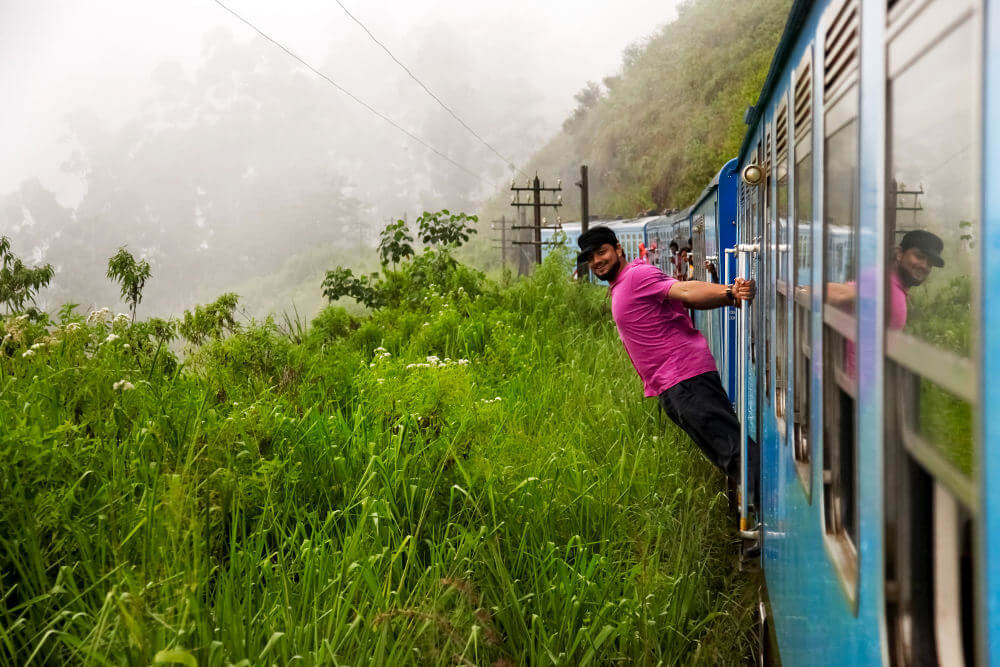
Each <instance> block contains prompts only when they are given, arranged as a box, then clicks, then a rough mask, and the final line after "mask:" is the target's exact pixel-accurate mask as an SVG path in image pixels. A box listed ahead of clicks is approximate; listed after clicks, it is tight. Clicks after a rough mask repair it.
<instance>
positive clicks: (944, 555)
mask: <svg viewBox="0 0 1000 667" xmlns="http://www.w3.org/2000/svg"><path fill="white" fill-rule="evenodd" d="M984 11H985V9H984V3H983V2H982V1H981V0H948V1H945V0H898V2H896V3H895V4H894V5H893V6H892V7H891V8H890V12H889V15H888V27H887V30H886V40H885V43H886V63H887V67H886V73H885V83H886V110H885V119H886V130H887V131H886V144H887V149H886V183H887V184H894V178H895V176H896V174H897V173H898V172H897V169H898V168H899V165H900V164H907V163H906V161H905V160H902V161H900V159H899V156H898V154H897V152H896V150H895V143H896V141H898V135H897V132H898V129H897V128H898V127H899V125H897V118H898V117H897V112H896V108H897V106H896V105H897V103H898V100H897V95H900V94H905V91H906V90H907V88H906V85H905V84H901V83H900V79H901V77H903V76H904V75H906V74H907V73H908V72H909V71H910V68H911V67H913V66H917V65H919V66H927V64H928V63H929V62H930V63H933V62H935V61H934V60H933V58H935V57H938V56H939V55H940V54H941V53H942V52H940V51H938V50H937V47H938V46H940V45H941V44H942V43H943V42H944V41H945V40H948V39H957V33H958V31H959V30H966V29H967V30H968V36H966V37H967V38H968V39H970V40H972V42H971V43H969V42H966V41H965V39H964V38H963V39H962V40H957V41H956V42H955V43H960V44H963V45H967V48H968V54H969V55H971V67H970V69H969V70H968V71H969V72H970V79H971V81H972V82H973V83H974V85H973V86H972V87H971V88H969V89H968V91H969V92H970V93H971V96H970V97H969V98H968V99H967V102H968V112H969V115H968V117H967V118H968V122H969V127H970V128H971V130H972V133H973V136H972V138H971V142H970V144H969V146H970V151H969V157H968V160H969V162H968V163H967V165H968V168H969V172H970V173H971V174H975V175H982V165H983V156H982V139H983V136H982V133H983V127H982V101H983V90H982V72H983V67H984V63H983V58H984V55H983V49H982V39H983V35H982V26H983V22H984ZM943 53H947V51H944V52H943ZM944 62H947V61H944ZM952 65H954V63H952ZM963 65H964V63H962V64H959V65H958V66H960V67H961V66H963ZM919 80H921V81H922V80H923V79H919ZM910 85H911V86H912V81H911V82H910ZM899 86H902V91H903V92H902V93H900V92H899V90H898V87H899ZM911 90H912V88H911ZM903 99H904V101H905V98H903ZM953 106H954V107H955V108H959V107H958V104H957V100H956V101H955V104H953ZM900 122H905V121H900ZM903 127H906V125H903ZM910 129H912V128H910ZM940 131H941V132H942V133H944V132H947V131H948V130H947V128H940ZM903 136H904V138H905V137H906V136H908V135H907V134H906V133H905V132H904V134H903ZM942 136H950V135H947V134H942ZM971 183H972V184H973V186H972V189H971V192H970V193H969V194H970V195H971V199H970V200H969V202H968V206H969V208H970V210H972V211H975V212H976V213H975V215H976V217H975V218H973V221H970V224H971V225H972V226H971V228H970V229H969V230H968V231H966V232H965V233H968V234H971V235H972V237H973V238H974V237H975V236H976V235H977V234H979V233H981V231H982V229H983V226H984V220H983V219H982V202H983V196H984V193H983V188H984V183H983V181H982V180H981V179H980V178H972V179H971ZM920 189H921V190H922V189H923V188H920ZM897 196H898V195H897V192H896V190H895V187H887V189H886V195H885V206H886V213H887V215H886V220H885V230H884V232H885V233H884V236H885V238H886V239H887V241H890V242H889V243H887V247H886V248H885V250H886V251H888V250H889V249H890V248H891V247H892V246H893V245H894V239H895V235H896V232H897V224H896V223H897V220H896V215H895V211H896V209H897V208H898V207H899V204H898V202H897V201H896V200H897ZM914 219H916V214H915V215H914ZM945 240H947V237H946V239H945ZM949 261H950V260H949ZM970 261H971V266H967V267H964V268H965V269H967V270H971V275H972V279H971V280H970V306H971V313H970V321H969V326H970V332H969V346H968V356H961V355H960V354H959V353H957V352H952V351H950V350H947V349H945V348H943V347H940V346H938V345H934V344H932V343H930V342H926V341H924V340H921V339H920V338H918V337H917V336H916V335H914V334H910V333H906V332H904V331H902V330H890V329H889V325H888V322H889V321H890V320H889V317H890V312H891V311H890V303H891V301H890V299H891V292H890V289H891V287H890V285H889V281H888V280H886V281H885V282H886V285H885V286H884V289H885V292H884V299H885V302H886V317H885V322H886V325H885V327H884V331H883V335H884V342H885V345H884V359H883V367H884V370H885V377H886V383H885V399H884V401H885V402H884V420H885V424H884V432H885V445H884V447H885V456H884V458H885V466H884V484H885V488H886V489H887V490H888V489H891V490H892V491H893V492H890V493H887V494H886V497H885V501H884V510H883V511H884V514H883V522H884V531H885V554H886V555H885V562H884V572H885V579H884V587H885V610H884V611H885V618H886V628H887V632H888V638H887V639H888V645H889V657H890V659H891V660H892V661H893V662H894V663H895V662H905V661H907V660H908V659H910V658H912V657H913V656H919V655H932V656H934V658H935V659H936V660H937V661H939V662H940V664H963V663H964V664H975V663H976V661H977V659H979V660H981V659H982V656H981V655H978V654H979V652H980V650H981V649H982V646H983V645H982V643H981V641H979V642H977V639H979V640H981V639H982V638H981V637H980V636H979V634H980V633H981V632H983V630H984V628H983V627H982V623H981V621H980V619H979V618H977V614H979V613H982V612H981V610H980V609H979V607H978V603H979V601H978V600H977V599H976V596H977V594H976V593H975V591H976V590H978V586H977V577H978V576H979V569H980V568H981V567H982V563H981V562H980V560H979V558H980V554H979V553H978V552H977V550H976V548H975V547H974V546H973V545H974V544H975V542H976V540H977V538H978V535H977V532H978V531H977V527H978V523H979V522H978V516H977V515H978V514H979V512H981V509H982V508H981V507H980V502H981V499H980V497H979V484H980V483H981V480H980V473H979V468H978V466H979V465H981V463H980V462H981V461H982V452H983V449H984V447H985V442H984V441H983V439H982V433H981V430H980V428H979V426H978V423H979V415H980V414H981V412H982V409H983V406H982V401H981V396H979V390H980V382H981V380H982V377H981V373H982V369H981V364H980V363H979V361H980V360H981V359H982V340H983V339H984V337H985V333H984V331H983V326H982V307H981V304H982V296H981V295H982V269H983V266H982V256H981V255H980V254H979V253H971V255H970ZM923 382H927V383H929V384H930V385H932V386H936V387H937V388H938V389H941V390H943V391H945V392H946V393H950V394H951V395H952V396H954V397H957V398H959V399H961V400H963V401H965V402H966V403H967V404H968V408H969V415H970V419H971V420H972V424H970V426H972V429H971V433H972V436H971V448H972V451H971V453H970V454H971V456H972V462H971V469H970V471H969V472H962V471H961V470H959V468H958V467H957V465H956V464H955V463H954V462H953V461H949V460H948V459H947V458H946V457H945V455H944V454H943V453H941V451H940V450H939V449H938V447H936V446H935V444H933V443H932V442H929V441H927V440H925V438H924V437H923V435H922V434H921V433H919V432H917V430H916V429H915V428H914V427H913V424H914V422H915V417H916V414H915V413H917V412H919V411H920V408H919V407H918V406H917V403H918V400H919V399H918V398H917V396H916V394H917V393H919V392H920V391H921V384H922V383H923ZM911 392H912V393H911ZM908 394H909V395H908ZM914 480H916V493H914V492H913V491H912V489H911V487H908V486H907V484H913V483H914ZM908 491H909V493H907V492H908ZM925 497H929V499H925ZM928 528H929V530H928ZM966 558H967V559H968V560H969V562H968V563H966V562H963V561H964V559H966ZM927 580H929V581H930V582H931V583H930V584H929V585H920V584H919V583H915V582H921V581H927Z"/></svg>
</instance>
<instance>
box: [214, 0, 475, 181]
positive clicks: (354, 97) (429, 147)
mask: <svg viewBox="0 0 1000 667" xmlns="http://www.w3.org/2000/svg"><path fill="white" fill-rule="evenodd" d="M213 2H215V4H217V5H219V6H220V7H222V8H223V9H225V10H226V11H227V12H229V13H230V14H232V15H233V16H235V17H236V18H237V19H239V20H240V21H242V22H243V23H245V24H246V25H247V26H249V27H250V28H251V29H252V30H253V31H254V32H256V33H257V34H258V35H260V36H261V37H263V38H264V39H266V40H267V41H269V42H271V43H272V44H274V45H275V46H277V47H278V48H279V49H281V50H282V51H284V52H285V53H287V54H288V55H289V56H291V57H292V58H294V59H295V60H297V61H299V62H300V63H301V64H302V65H303V66H305V67H306V69H308V70H309V71H310V72H312V73H313V74H316V75H317V76H319V77H320V78H322V79H323V80H325V81H326V82H327V83H329V84H330V85H332V86H333V87H334V88H336V89H337V90H339V91H340V92H342V93H343V94H345V95H347V96H348V97H350V98H351V99H352V100H354V101H355V102H357V103H358V104H360V105H361V106H363V107H364V108H365V109H367V110H368V111H370V112H372V113H373V114H375V115H376V116H378V117H379V118H381V119H382V120H384V121H385V122H387V123H389V124H390V125H392V126H393V127H394V128H396V129H397V130H399V131H400V132H402V133H403V134H405V135H406V136H408V137H409V138H410V139H413V140H414V141H416V142H417V143H418V144H420V145H422V146H423V147H424V148H426V149H427V150H429V151H431V152H432V153H434V154H435V155H437V156H438V157H440V158H442V159H444V160H446V161H448V162H449V163H451V164H452V165H453V166H455V167H457V168H458V169H461V170H462V171H464V172H465V173H467V174H469V175H470V176H472V177H473V178H477V179H479V180H481V181H483V182H484V183H486V184H488V185H490V186H492V185H493V184H492V183H490V181H488V180H487V179H486V178H484V177H483V176H481V175H480V174H477V173H476V172H474V171H472V170H471V169H469V168H468V167H466V166H465V165H463V164H461V163H459V162H457V161H455V160H454V159H452V158H451V157H450V156H449V155H447V154H445V153H443V152H442V151H440V150H438V149H437V148H435V147H434V146H432V145H431V144H429V143H428V142H426V141H424V140H423V139H421V138H420V137H419V136H417V135H416V134H414V133H412V132H410V131H409V130H407V129H406V128H405V127H403V126H402V125H400V124H399V123H397V122H396V121H394V120H393V119H392V118H390V117H388V116H386V115H385V114H384V113H382V112H381V111H379V110H378V109H376V108H375V107H373V106H372V105H371V104H369V103H368V102H365V101H364V100H362V99H361V98H360V97H358V96H357V95H355V94H354V93H352V92H351V91H349V90H347V89H346V88H344V87H343V86H341V85H340V84H339V83H337V82H336V81H334V80H333V79H331V78H330V77H329V76H327V75H326V74H324V73H323V72H321V71H320V70H318V69H316V68H315V67H313V66H312V65H310V64H309V63H308V62H306V60H305V59H303V58H302V57H301V56H299V55H298V54H297V53H295V52H293V51H292V50H291V49H289V48H288V47H287V46H285V45H284V44H282V43H281V42H279V41H278V40H276V39H274V38H273V37H271V36H270V35H268V34H267V33H266V32H264V31H263V30H261V29H260V28H258V27H257V26H256V25H254V24H253V23H252V22H251V21H250V20H249V19H246V18H244V17H243V16H241V15H240V14H239V13H238V12H237V11H236V10H234V9H232V8H230V7H229V6H227V5H226V4H224V3H223V2H221V0H213Z"/></svg>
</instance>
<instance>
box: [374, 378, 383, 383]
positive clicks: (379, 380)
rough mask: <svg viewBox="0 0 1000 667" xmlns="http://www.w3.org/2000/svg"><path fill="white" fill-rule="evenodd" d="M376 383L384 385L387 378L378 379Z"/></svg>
mask: <svg viewBox="0 0 1000 667" xmlns="http://www.w3.org/2000/svg"><path fill="white" fill-rule="evenodd" d="M376 382H378V383H379V384H382V383H384V382H385V378H378V379H377V380H376Z"/></svg>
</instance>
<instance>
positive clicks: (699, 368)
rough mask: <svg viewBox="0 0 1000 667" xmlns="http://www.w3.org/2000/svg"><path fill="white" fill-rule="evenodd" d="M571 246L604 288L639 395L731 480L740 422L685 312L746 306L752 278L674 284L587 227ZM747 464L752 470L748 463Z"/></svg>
mask: <svg viewBox="0 0 1000 667" xmlns="http://www.w3.org/2000/svg"><path fill="white" fill-rule="evenodd" d="M577 244H578V245H579V246H580V254H579V256H578V257H577V260H578V261H579V262H580V263H584V262H586V263H587V264H588V265H589V267H590V269H591V270H592V271H593V272H594V274H595V275H596V276H597V277H598V278H600V279H601V280H606V281H607V282H608V284H609V285H610V287H609V291H610V294H611V314H612V316H613V317H614V320H615V325H616V326H617V327H618V335H619V336H620V338H621V341H622V343H623V345H624V346H625V351H626V352H627V353H628V356H629V358H630V359H631V360H632V365H633V366H634V367H635V370H636V372H637V373H638V374H639V377H640V378H641V379H642V383H643V388H644V391H645V395H646V396H647V397H652V396H657V397H658V398H659V402H660V405H661V406H662V407H663V409H664V411H665V412H666V413H667V415H668V416H669V417H670V418H671V419H672V420H673V421H674V422H675V423H676V424H677V425H678V426H680V427H681V428H682V429H683V430H684V431H685V432H686V433H687V434H688V435H690V436H691V439H692V440H694V442H695V444H697V445H698V447H699V448H700V449H701V450H702V452H704V454H705V456H706V457H708V459H709V460H710V461H711V462H712V463H714V464H715V465H716V466H718V467H719V468H720V469H721V470H722V471H723V472H724V473H725V474H726V475H727V476H729V477H730V478H736V477H738V475H739V471H740V424H739V422H738V421H737V419H736V413H735V412H733V407H732V404H731V403H730V401H729V397H728V396H727V395H726V391H725V389H723V388H722V381H721V380H720V378H719V373H718V371H717V370H716V364H715V359H714V358H713V357H712V352H711V350H710V349H709V347H708V342H707V341H706V340H705V338H704V337H703V336H702V334H701V332H700V331H698V330H697V329H696V328H695V327H694V325H693V324H692V323H691V319H690V317H688V314H687V309H688V308H695V309H698V310H707V309H712V308H721V307H723V306H736V305H739V304H740V302H742V301H752V300H753V297H754V295H755V292H756V286H755V284H754V281H753V280H744V279H742V278H737V279H736V282H734V283H733V284H732V285H717V284H714V283H707V282H702V281H698V280H689V281H684V282H681V281H678V280H677V279H675V278H672V277H670V276H667V275H665V274H664V273H663V272H662V271H660V270H659V269H658V268H656V267H654V266H651V265H649V264H644V263H643V262H642V261H640V260H638V259H637V260H634V261H632V262H629V261H628V259H627V258H626V257H625V253H624V252H623V251H622V247H621V244H620V243H619V242H618V238H617V237H616V236H615V233H614V231H612V230H611V229H609V228H607V227H593V228H591V229H590V230H588V231H587V232H586V233H584V234H581V235H580V237H579V239H577ZM754 458H755V457H754V456H751V459H754ZM749 463H750V465H751V467H752V468H755V467H756V462H755V461H753V460H751V461H750V462H749ZM754 478H755V476H754V475H751V479H754Z"/></svg>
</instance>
